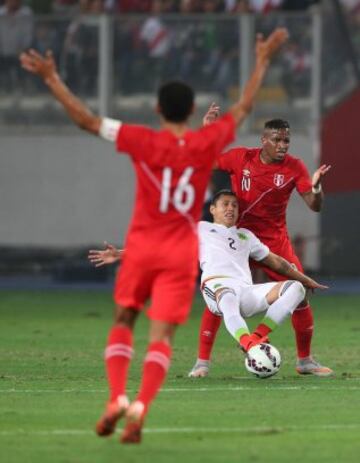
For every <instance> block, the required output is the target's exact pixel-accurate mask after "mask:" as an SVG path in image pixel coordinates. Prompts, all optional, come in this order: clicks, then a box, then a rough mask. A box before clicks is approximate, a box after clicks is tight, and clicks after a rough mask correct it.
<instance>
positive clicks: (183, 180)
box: [160, 167, 195, 213]
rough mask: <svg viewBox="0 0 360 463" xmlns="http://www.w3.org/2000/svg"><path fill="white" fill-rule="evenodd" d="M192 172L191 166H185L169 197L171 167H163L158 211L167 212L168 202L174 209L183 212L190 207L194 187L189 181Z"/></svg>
mask: <svg viewBox="0 0 360 463" xmlns="http://www.w3.org/2000/svg"><path fill="white" fill-rule="evenodd" d="M193 172H194V169H193V167H187V168H186V169H185V170H184V172H183V174H182V175H181V177H180V178H179V182H178V184H177V185H176V188H175V191H174V194H173V197H172V198H171V197H170V194H171V191H170V189H171V178H172V169H171V168H170V167H165V168H164V170H163V177H162V182H161V198H160V212H167V211H168V209H169V203H170V202H172V204H173V206H174V207H175V209H177V210H178V211H179V212H183V213H185V212H187V211H188V210H189V209H190V208H191V207H192V205H193V204H194V200H195V189H194V187H193V185H191V184H190V183H189V180H190V177H191V176H192V174H193Z"/></svg>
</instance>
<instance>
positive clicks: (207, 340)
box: [198, 307, 222, 360]
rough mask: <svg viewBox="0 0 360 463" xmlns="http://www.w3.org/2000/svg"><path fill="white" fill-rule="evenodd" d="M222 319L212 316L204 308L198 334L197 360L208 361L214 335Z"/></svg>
mask: <svg viewBox="0 0 360 463" xmlns="http://www.w3.org/2000/svg"><path fill="white" fill-rule="evenodd" d="M221 319H222V317H219V316H218V315H214V314H213V313H212V312H210V310H209V309H208V308H207V307H205V310H204V313H203V316H202V319H201V325H200V332H199V348H198V358H199V359H201V360H210V356H211V351H212V348H213V345H214V342H215V338H216V334H217V332H218V329H219V326H220V325H221Z"/></svg>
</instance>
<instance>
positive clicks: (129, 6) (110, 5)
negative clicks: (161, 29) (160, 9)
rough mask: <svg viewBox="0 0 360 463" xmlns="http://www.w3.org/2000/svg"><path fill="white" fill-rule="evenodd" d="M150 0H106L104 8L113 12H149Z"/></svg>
mask: <svg viewBox="0 0 360 463" xmlns="http://www.w3.org/2000/svg"><path fill="white" fill-rule="evenodd" d="M152 3H153V1H152V0H106V9H107V10H108V11H109V10H111V11H114V12H115V13H149V12H150V11H151V7H152Z"/></svg>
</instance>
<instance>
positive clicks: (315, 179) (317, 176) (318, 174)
mask: <svg viewBox="0 0 360 463" xmlns="http://www.w3.org/2000/svg"><path fill="white" fill-rule="evenodd" d="M330 169H331V166H327V165H326V164H323V165H322V166H320V167H319V168H318V169H317V170H316V171H315V172H314V175H313V176H312V186H313V187H314V188H316V187H318V186H319V184H320V183H321V180H322V178H323V176H324V175H325V174H327V173H328V172H329V170H330Z"/></svg>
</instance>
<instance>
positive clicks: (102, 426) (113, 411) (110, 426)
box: [95, 395, 129, 437]
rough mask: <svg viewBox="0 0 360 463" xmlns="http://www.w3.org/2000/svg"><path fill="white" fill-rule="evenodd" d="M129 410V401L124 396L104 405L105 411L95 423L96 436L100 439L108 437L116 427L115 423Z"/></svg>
mask: <svg viewBox="0 0 360 463" xmlns="http://www.w3.org/2000/svg"><path fill="white" fill-rule="evenodd" d="M128 408H129V399H128V398H127V396H126V395H120V396H119V397H118V398H117V399H116V400H114V401H113V402H109V403H108V404H107V405H106V410H105V413H104V414H103V416H102V417H101V418H100V420H99V421H98V422H97V423H96V428H95V431H96V434H97V435H98V436H101V437H105V436H110V435H111V434H112V433H113V432H114V431H115V427H116V423H117V422H118V420H119V419H120V418H122V417H123V416H124V415H125V413H126V410H127V409H128Z"/></svg>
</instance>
